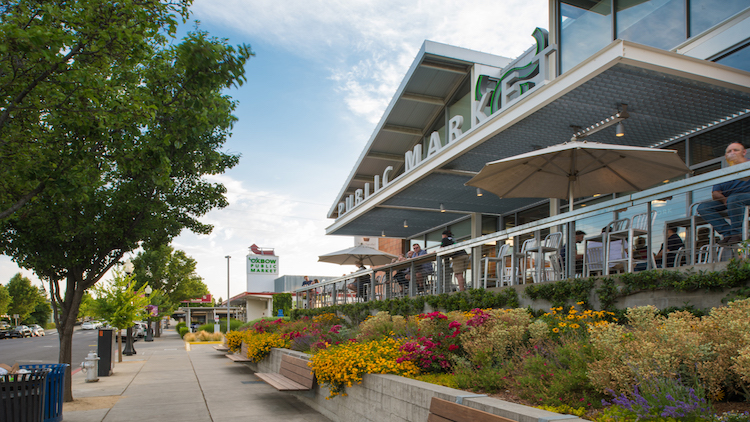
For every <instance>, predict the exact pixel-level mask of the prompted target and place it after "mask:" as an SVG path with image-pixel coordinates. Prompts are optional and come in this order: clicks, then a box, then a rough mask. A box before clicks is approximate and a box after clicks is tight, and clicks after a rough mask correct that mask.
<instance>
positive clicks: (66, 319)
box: [57, 308, 78, 402]
mask: <svg viewBox="0 0 750 422" xmlns="http://www.w3.org/2000/svg"><path fill="white" fill-rule="evenodd" d="M71 314H72V316H71ZM77 314H78V308H76V311H75V312H65V311H64V310H63V315H62V318H60V322H61V323H62V324H60V325H58V326H57V333H58V337H59V338H60V354H59V356H58V362H59V363H67V364H69V365H70V366H68V369H67V370H66V371H65V398H64V400H65V401H66V402H71V401H73V379H72V369H73V363H72V359H73V329H74V328H75V322H76V318H75V316H76V315H77Z"/></svg>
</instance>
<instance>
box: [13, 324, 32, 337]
mask: <svg viewBox="0 0 750 422" xmlns="http://www.w3.org/2000/svg"><path fill="white" fill-rule="evenodd" d="M8 334H9V337H18V338H24V337H31V328H29V327H27V326H25V325H16V326H15V327H13V328H12V329H11V330H10V331H8Z"/></svg>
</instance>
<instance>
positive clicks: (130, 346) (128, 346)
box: [122, 259, 137, 356]
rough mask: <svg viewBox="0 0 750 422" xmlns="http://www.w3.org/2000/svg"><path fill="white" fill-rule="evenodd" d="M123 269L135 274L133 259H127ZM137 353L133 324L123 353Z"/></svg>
mask: <svg viewBox="0 0 750 422" xmlns="http://www.w3.org/2000/svg"><path fill="white" fill-rule="evenodd" d="M123 270H124V271H125V274H126V275H130V274H133V261H132V260H130V259H128V260H127V261H125V264H124V265H123ZM136 353H137V352H136V351H135V347H133V326H132V325H131V326H130V327H128V329H127V337H126V338H125V350H123V351H122V354H123V355H125V356H133V355H134V354H136Z"/></svg>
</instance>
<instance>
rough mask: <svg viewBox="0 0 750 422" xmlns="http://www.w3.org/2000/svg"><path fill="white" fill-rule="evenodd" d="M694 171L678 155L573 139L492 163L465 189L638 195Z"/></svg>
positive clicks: (513, 194) (532, 194)
mask: <svg viewBox="0 0 750 422" xmlns="http://www.w3.org/2000/svg"><path fill="white" fill-rule="evenodd" d="M689 171H690V169H689V168H688V167H687V166H686V165H685V163H684V162H683V161H682V159H680V157H679V155H677V151H673V150H667V149H656V148H641V147H632V146H626V145H610V144H601V143H598V142H586V141H571V142H566V143H564V144H560V145H554V146H551V147H548V148H544V149H540V150H537V151H532V152H528V153H526V154H521V155H516V156H513V157H508V158H504V159H502V160H497V161H492V162H490V163H487V164H485V165H484V168H483V169H482V171H480V172H479V174H477V175H476V176H474V177H473V178H471V180H469V181H468V182H466V185H468V186H474V187H478V188H481V189H484V190H486V191H489V192H492V193H494V194H495V195H497V196H499V197H501V198H560V199H568V201H569V204H570V210H571V211H572V210H573V199H574V198H580V197H583V196H590V195H596V194H609V193H616V192H625V191H640V190H644V189H647V188H649V187H651V186H654V185H655V184H657V183H659V182H661V181H663V180H667V179H671V178H673V177H678V176H682V175H683V174H686V173H688V172H689Z"/></svg>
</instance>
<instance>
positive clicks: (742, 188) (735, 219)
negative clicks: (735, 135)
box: [698, 142, 750, 246]
mask: <svg viewBox="0 0 750 422" xmlns="http://www.w3.org/2000/svg"><path fill="white" fill-rule="evenodd" d="M745 153H746V150H745V147H744V146H743V145H742V144H740V143H739V142H732V143H731V144H729V145H728V146H727V149H726V151H725V153H724V158H725V159H726V160H727V163H728V164H729V165H730V166H733V165H735V164H741V163H744V162H746V161H747V158H745ZM711 198H712V199H713V200H712V201H710V202H704V203H702V204H700V205H698V214H699V215H700V216H701V217H703V219H704V220H706V221H707V222H709V223H710V224H711V225H712V226H713V228H714V230H716V231H717V232H719V234H721V235H722V237H723V238H722V239H721V240H720V241H719V244H720V245H722V246H726V245H731V244H734V243H738V242H740V241H741V240H742V234H741V231H742V217H743V215H744V210H745V206H746V205H750V182H747V181H744V180H730V181H728V182H724V183H719V184H718V185H714V187H713V190H712V192H711ZM724 211H726V212H727V213H728V214H729V221H728V222H727V220H726V219H725V218H724V216H723V215H722V214H721V213H722V212H724Z"/></svg>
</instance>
